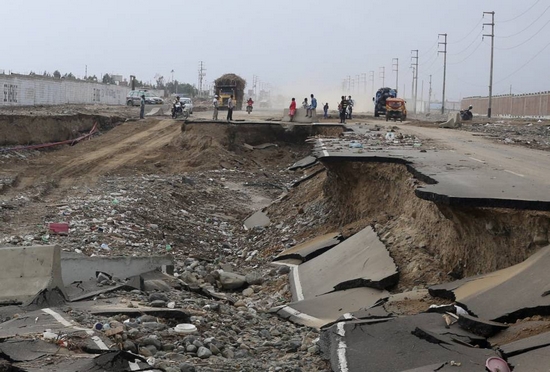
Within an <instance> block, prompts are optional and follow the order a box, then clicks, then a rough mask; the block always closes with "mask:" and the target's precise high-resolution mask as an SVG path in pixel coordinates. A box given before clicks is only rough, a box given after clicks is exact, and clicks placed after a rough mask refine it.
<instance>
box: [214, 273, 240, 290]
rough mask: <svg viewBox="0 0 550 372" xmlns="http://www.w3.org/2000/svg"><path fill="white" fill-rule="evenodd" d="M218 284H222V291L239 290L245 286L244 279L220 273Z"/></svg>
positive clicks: (236, 275) (232, 274)
mask: <svg viewBox="0 0 550 372" xmlns="http://www.w3.org/2000/svg"><path fill="white" fill-rule="evenodd" d="M220 282H221V283H222V288H223V289H239V288H242V287H243V286H244V285H245V284H246V277H244V276H242V275H239V274H235V273H228V272H226V271H222V272H221V273H220Z"/></svg>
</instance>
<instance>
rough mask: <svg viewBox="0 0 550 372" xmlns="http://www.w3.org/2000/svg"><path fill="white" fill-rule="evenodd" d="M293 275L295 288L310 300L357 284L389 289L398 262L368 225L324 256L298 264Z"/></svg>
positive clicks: (396, 272) (393, 282)
mask: <svg viewBox="0 0 550 372" xmlns="http://www.w3.org/2000/svg"><path fill="white" fill-rule="evenodd" d="M297 271H298V277H297V276H295V275H292V280H293V281H294V282H296V281H300V284H299V285H296V283H294V284H295V285H294V287H295V288H301V292H302V293H301V296H300V294H297V296H296V298H295V300H300V299H302V298H304V299H309V298H314V297H316V296H319V295H323V294H326V293H329V292H332V291H339V290H344V289H349V288H355V287H371V288H376V289H386V288H390V287H393V286H394V285H395V284H396V283H397V280H398V278H399V273H398V270H397V266H396V265H395V262H394V261H393V259H392V258H391V257H390V254H389V252H388V250H387V249H386V247H385V246H384V244H383V243H382V242H381V241H380V240H379V239H378V236H377V235H376V233H375V232H374V231H373V230H372V228H371V227H370V226H369V227H367V228H365V229H363V230H361V231H360V232H358V233H357V234H355V235H353V236H352V237H350V238H348V239H346V240H345V241H344V242H342V243H340V244H338V245H337V246H335V247H334V248H332V249H330V250H329V251H327V252H325V253H323V254H322V255H320V256H318V257H315V258H314V259H312V260H311V261H307V262H305V263H303V264H301V265H300V266H298V270H297Z"/></svg>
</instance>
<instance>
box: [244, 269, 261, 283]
mask: <svg viewBox="0 0 550 372" xmlns="http://www.w3.org/2000/svg"><path fill="white" fill-rule="evenodd" d="M245 279H246V282H247V283H248V284H250V285H261V284H262V283H263V282H264V277H263V275H262V273H260V272H257V271H255V272H251V273H248V274H246V276H245Z"/></svg>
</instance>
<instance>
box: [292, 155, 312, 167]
mask: <svg viewBox="0 0 550 372" xmlns="http://www.w3.org/2000/svg"><path fill="white" fill-rule="evenodd" d="M315 163H317V158H316V157H315V156H311V155H310V156H306V157H305V158H303V159H300V160H298V161H297V162H296V163H294V164H292V165H291V166H290V167H288V170H296V169H300V168H307V167H311V166H312V165H313V164H315Z"/></svg>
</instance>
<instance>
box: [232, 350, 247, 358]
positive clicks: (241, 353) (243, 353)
mask: <svg viewBox="0 0 550 372" xmlns="http://www.w3.org/2000/svg"><path fill="white" fill-rule="evenodd" d="M249 355H250V353H249V352H248V350H245V349H239V350H237V351H236V352H235V358H236V359H245V358H248V356H249Z"/></svg>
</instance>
